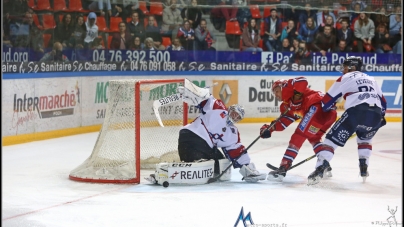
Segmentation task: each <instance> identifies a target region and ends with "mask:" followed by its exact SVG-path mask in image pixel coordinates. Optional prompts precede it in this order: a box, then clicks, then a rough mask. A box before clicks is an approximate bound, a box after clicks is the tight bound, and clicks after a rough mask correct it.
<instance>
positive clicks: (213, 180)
mask: <svg viewBox="0 0 404 227" xmlns="http://www.w3.org/2000/svg"><path fill="white" fill-rule="evenodd" d="M288 111H289V108H287V109H286V110H285V112H283V113H282V114H281V116H279V117H278V118H277V119H276V120H275V121H273V122H272V123H271V124H270V125H269V127H267V128H266V129H265V130H264V131H262V132H261V133H260V135H259V136H258V137H257V138H256V139H255V140H254V141H253V142H252V143H251V144H250V145H249V146H248V147H247V148H246V149H245V150H244V151H243V153H241V155H240V156H239V157H238V158H237V159H234V160H233V161H232V162H231V163H230V165H229V166H227V167H226V169H224V170H223V171H222V172H221V173H220V174H219V175H217V176H215V177H212V178H209V180H208V184H210V183H213V182H216V181H217V180H218V179H219V178H220V177H222V176H223V174H225V173H226V172H227V170H229V169H230V167H231V166H232V165H234V163H235V162H236V161H237V160H238V159H239V158H240V157H241V156H242V155H243V154H245V153H247V150H248V149H250V147H251V146H252V145H254V144H255V142H257V141H258V140H259V138H261V134H262V133H263V132H265V131H266V130H268V129H270V128H272V127H273V126H274V125H275V124H276V123H277V122H278V121H279V120H280V119H281V118H282V117H283V116H285V115H286V113H287V112H288Z"/></svg>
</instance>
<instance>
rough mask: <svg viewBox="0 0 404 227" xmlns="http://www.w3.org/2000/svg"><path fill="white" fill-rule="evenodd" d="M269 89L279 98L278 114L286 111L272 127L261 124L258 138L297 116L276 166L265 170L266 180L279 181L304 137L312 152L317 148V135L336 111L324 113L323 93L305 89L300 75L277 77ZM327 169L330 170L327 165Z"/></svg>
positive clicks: (333, 118) (330, 123) (324, 129)
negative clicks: (284, 77) (291, 77)
mask: <svg viewBox="0 0 404 227" xmlns="http://www.w3.org/2000/svg"><path fill="white" fill-rule="evenodd" d="M272 92H273V93H274V95H275V97H276V98H277V99H278V100H281V101H282V104H281V106H280V111H281V113H284V112H285V111H286V110H288V111H287V113H286V115H284V116H283V117H281V118H280V120H279V121H278V122H277V123H276V124H275V125H274V126H273V127H271V128H269V125H267V124H265V125H263V126H262V127H261V129H260V134H261V138H269V137H271V134H272V133H273V132H274V131H283V130H284V129H285V128H286V127H288V126H289V125H290V124H292V123H293V122H294V121H295V120H297V119H301V121H300V123H299V125H298V126H297V128H296V130H295V132H294V133H293V135H292V137H291V138H290V141H289V146H288V147H287V148H286V151H285V154H284V156H283V158H282V161H281V164H280V167H279V169H278V170H274V171H271V172H269V174H268V177H267V180H269V181H271V180H276V181H282V180H283V178H284V177H285V176H286V172H287V171H288V169H289V168H290V167H291V165H292V162H293V160H294V159H295V158H296V156H297V154H298V152H299V149H300V147H301V146H302V145H303V142H304V141H305V140H306V139H307V140H308V141H309V142H310V143H311V144H312V146H313V150H314V152H315V153H317V152H319V151H320V149H321V146H322V142H321V137H322V136H323V135H324V133H325V132H326V131H327V130H328V128H329V127H330V126H331V125H332V124H333V123H334V122H335V119H336V117H337V112H336V111H335V110H331V111H329V112H324V111H323V110H322V109H321V99H322V97H323V95H324V94H323V93H321V92H319V91H314V90H312V89H310V88H308V82H307V80H306V78H304V77H297V78H294V79H289V80H277V81H275V82H274V84H273V85H272ZM267 128H269V130H266V129H267ZM328 170H329V171H331V167H330V168H329V169H328Z"/></svg>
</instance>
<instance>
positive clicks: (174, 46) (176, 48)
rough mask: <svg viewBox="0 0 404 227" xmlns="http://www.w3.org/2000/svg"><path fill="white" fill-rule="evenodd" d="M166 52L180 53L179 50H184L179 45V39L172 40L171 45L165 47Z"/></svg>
mask: <svg viewBox="0 0 404 227" xmlns="http://www.w3.org/2000/svg"><path fill="white" fill-rule="evenodd" d="M167 50H168V51H181V50H185V49H184V47H183V46H182V45H181V42H180V39H179V38H175V39H174V40H173V43H172V45H170V46H168V47H167Z"/></svg>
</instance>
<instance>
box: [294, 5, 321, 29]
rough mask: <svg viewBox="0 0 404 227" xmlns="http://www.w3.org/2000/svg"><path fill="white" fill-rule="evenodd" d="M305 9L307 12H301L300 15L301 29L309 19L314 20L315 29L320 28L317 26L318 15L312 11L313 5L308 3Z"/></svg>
mask: <svg viewBox="0 0 404 227" xmlns="http://www.w3.org/2000/svg"><path fill="white" fill-rule="evenodd" d="M304 9H305V10H303V11H301V12H300V15H299V23H300V27H301V26H302V25H303V24H305V23H306V22H307V19H309V18H311V19H312V21H313V25H314V26H315V27H318V26H317V25H316V21H317V15H316V13H315V10H312V8H311V5H310V4H309V3H306V5H305V7H304Z"/></svg>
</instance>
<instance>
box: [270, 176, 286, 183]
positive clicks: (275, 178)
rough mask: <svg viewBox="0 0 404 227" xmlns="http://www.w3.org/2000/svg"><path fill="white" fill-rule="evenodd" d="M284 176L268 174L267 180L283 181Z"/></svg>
mask: <svg viewBox="0 0 404 227" xmlns="http://www.w3.org/2000/svg"><path fill="white" fill-rule="evenodd" d="M283 178H284V176H282V175H279V176H278V177H274V176H273V175H268V177H267V180H268V181H275V182H282V181H283Z"/></svg>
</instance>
